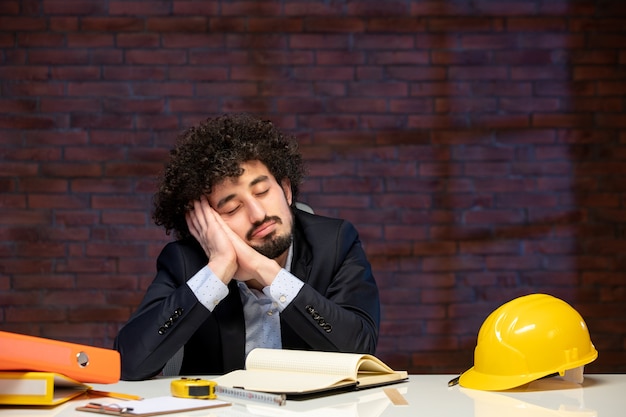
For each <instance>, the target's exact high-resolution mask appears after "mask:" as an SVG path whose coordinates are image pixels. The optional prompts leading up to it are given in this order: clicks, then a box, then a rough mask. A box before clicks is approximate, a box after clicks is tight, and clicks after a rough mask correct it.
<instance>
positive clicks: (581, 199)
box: [0, 0, 626, 373]
mask: <svg viewBox="0 0 626 417" xmlns="http://www.w3.org/2000/svg"><path fill="white" fill-rule="evenodd" d="M625 4H626V3H624V2H620V1H585V0H583V1H578V0H572V1H563V0H555V1H538V0H537V1H530V0H529V1H524V0H493V1H492V0H484V1H481V0H477V1H469V0H468V1H463V0H456V1H443V0H442V1H385V2H380V1H305V0H294V1H289V0H282V1H170V0H163V1H150V0H143V1H142V0H138V1H126V0H124V1H122V0H119V1H113V0H110V1H97V0H74V1H61V0H48V1H36V0H25V1H18V0H4V1H2V2H0V93H1V94H0V141H1V144H2V146H1V148H0V191H1V194H0V329H2V330H6V331H15V332H21V333H27V334H33V335H40V336H44V337H50V338H55V339H62V340H69V341H76V342H80V343H89V344H94V345H99V346H107V347H108V346H111V344H112V340H113V337H114V336H115V334H116V331H117V329H118V328H119V326H120V325H121V324H122V323H123V322H124V321H125V320H126V319H127V317H128V316H129V314H130V313H131V311H132V310H133V309H134V307H135V306H136V305H137V304H138V302H139V301H140V299H141V297H142V292H143V290H144V289H145V288H146V286H147V285H148V284H149V282H150V281H151V279H152V277H153V274H154V260H155V257H156V255H157V254H158V252H159V251H160V249H161V247H162V246H163V244H164V243H165V242H166V241H168V239H169V237H167V236H165V235H164V233H163V231H162V230H161V229H158V228H156V226H153V225H152V223H151V219H150V201H151V196H152V193H153V191H154V182H153V177H154V174H156V173H158V172H159V170H160V168H161V166H162V164H163V162H164V160H165V158H166V154H167V151H168V149H169V148H170V147H171V145H172V143H173V140H174V137H175V135H176V133H177V132H178V131H180V130H181V129H183V128H184V127H186V126H189V125H190V124H193V123H195V122H197V121H199V120H201V119H203V118H205V117H207V116H211V115H216V114H220V113H224V112H233V111H236V112H240V111H246V112H251V113H254V114H257V115H261V116H263V117H268V118H270V119H272V120H274V121H275V122H276V123H277V124H278V125H279V126H281V127H282V128H283V129H285V130H288V131H290V132H293V133H294V134H296V135H297V137H298V138H299V141H300V143H301V144H302V149H303V152H304V154H305V158H306V160H307V162H308V164H309V178H308V180H307V182H306V183H305V185H304V187H303V195H302V200H304V201H306V202H308V203H309V204H311V205H312V206H314V207H315V209H316V211H317V212H318V213H321V214H326V215H331V216H340V217H344V218H347V219H349V220H351V221H352V222H353V223H354V224H355V225H356V226H357V227H358V229H359V230H360V232H361V237H362V240H363V243H364V245H365V248H366V250H367V252H368V254H369V256H370V258H371V261H372V263H373V266H374V269H375V272H376V276H377V279H378V283H379V286H380V289H381V293H382V301H383V322H382V334H381V338H380V344H379V350H378V356H380V357H381V358H382V359H384V360H385V361H387V362H388V363H390V364H391V365H392V366H394V367H397V368H402V369H408V370H410V371H412V372H425V373H429V372H459V371H461V370H464V369H465V368H467V367H468V366H469V365H470V364H471V363H472V350H473V348H474V346H475V343H476V334H477V332H478V329H479V327H480V324H481V323H482V321H483V320H484V318H485V317H486V316H487V315H488V314H489V313H490V312H491V311H492V310H493V309H495V308H496V307H497V306H499V305H500V304H502V303H503V302H505V301H508V300H510V299H512V298H514V297H516V296H519V295H523V294H527V293H531V292H547V293H550V294H553V295H555V296H557V297H560V298H563V299H564V300H566V301H567V302H569V303H570V304H572V305H573V306H574V307H575V308H577V309H578V310H579V311H580V313H581V314H582V315H583V317H584V318H585V319H586V321H587V324H588V326H589V327H590V330H591V335H592V339H593V341H594V343H595V345H596V346H597V348H598V350H599V351H600V356H599V359H598V360H597V361H596V362H595V363H594V364H592V365H591V366H590V367H589V368H588V370H589V371H595V372H610V371H620V372H626V307H625V305H626V304H625V301H626V117H625V105H626V102H625V98H624V94H625V93H626V6H625Z"/></svg>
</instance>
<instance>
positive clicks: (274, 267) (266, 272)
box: [215, 213, 281, 288]
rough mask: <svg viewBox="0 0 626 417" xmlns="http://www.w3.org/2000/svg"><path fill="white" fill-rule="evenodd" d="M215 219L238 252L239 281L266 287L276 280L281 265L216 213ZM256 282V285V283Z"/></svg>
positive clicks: (236, 274)
mask: <svg viewBox="0 0 626 417" xmlns="http://www.w3.org/2000/svg"><path fill="white" fill-rule="evenodd" d="M215 220H216V221H217V223H218V224H219V225H220V226H221V228H222V230H224V231H225V233H226V236H228V238H229V240H230V242H231V244H232V246H233V248H234V250H235V252H236V254H237V265H238V269H237V272H236V273H235V278H236V279H237V280H239V281H248V284H249V285H250V286H256V287H259V286H260V287H261V288H262V287H266V286H268V285H270V284H271V283H272V281H274V278H275V277H276V275H277V274H278V272H279V271H280V268H281V267H280V265H278V263H277V262H276V261H275V260H273V259H270V258H268V257H266V256H264V255H262V254H260V253H259V252H257V251H256V250H255V249H254V248H253V247H251V246H250V245H248V243H246V242H245V241H244V240H243V239H242V238H240V237H239V236H238V235H237V234H236V233H235V232H233V231H232V229H231V228H230V227H228V225H227V224H226V222H224V220H223V219H222V218H221V217H220V216H219V214H217V213H215ZM255 284H256V285H255Z"/></svg>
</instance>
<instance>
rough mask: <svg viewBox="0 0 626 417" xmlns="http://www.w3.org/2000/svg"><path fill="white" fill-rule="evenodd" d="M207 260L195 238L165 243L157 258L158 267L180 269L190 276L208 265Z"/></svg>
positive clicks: (181, 272) (187, 276)
mask: <svg viewBox="0 0 626 417" xmlns="http://www.w3.org/2000/svg"><path fill="white" fill-rule="evenodd" d="M207 261H208V259H207V257H206V254H205V253H204V250H202V247H201V246H200V244H199V243H198V242H197V241H196V240H195V239H193V238H187V239H182V240H176V241H174V242H170V243H168V244H167V245H165V247H164V248H163V249H162V250H161V253H160V254H159V257H158V259H157V268H158V269H166V270H170V271H178V272H179V273H180V274H182V275H183V276H184V277H186V278H189V277H191V276H192V275H193V274H195V273H196V272H198V270H199V269H200V268H202V267H203V266H204V265H206V263H207Z"/></svg>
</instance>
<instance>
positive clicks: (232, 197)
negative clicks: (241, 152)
mask: <svg viewBox="0 0 626 417" xmlns="http://www.w3.org/2000/svg"><path fill="white" fill-rule="evenodd" d="M241 168H243V174H242V175H241V176H240V177H237V178H228V179H226V180H224V181H222V182H221V183H219V184H218V185H216V186H215V187H213V191H212V192H211V194H210V195H209V203H210V204H211V207H213V208H214V209H215V210H216V211H217V212H218V213H219V214H220V216H221V217H222V219H224V221H225V222H226V224H227V225H228V226H229V227H230V228H231V229H232V230H233V231H234V232H235V233H236V234H237V235H238V236H239V237H241V238H242V239H243V240H244V241H245V242H246V243H248V245H250V246H252V247H253V248H254V249H256V250H257V251H258V252H260V253H261V254H263V255H265V256H267V257H268V258H272V259H274V258H278V257H279V256H280V255H282V254H283V253H285V251H286V250H287V249H288V248H289V245H290V244H291V238H292V237H291V231H292V226H293V217H292V214H291V209H290V207H289V206H290V204H291V198H292V194H291V184H290V183H289V180H283V181H282V183H281V184H279V183H278V182H277V181H276V179H275V178H274V176H273V175H272V174H271V173H270V172H269V170H268V169H267V167H266V166H265V165H264V164H263V163H261V162H259V161H249V162H245V163H243V164H242V165H241Z"/></svg>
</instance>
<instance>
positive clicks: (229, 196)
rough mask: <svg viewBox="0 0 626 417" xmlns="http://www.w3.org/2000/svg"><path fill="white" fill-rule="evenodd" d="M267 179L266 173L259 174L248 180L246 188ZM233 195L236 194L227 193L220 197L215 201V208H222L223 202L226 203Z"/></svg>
mask: <svg viewBox="0 0 626 417" xmlns="http://www.w3.org/2000/svg"><path fill="white" fill-rule="evenodd" d="M268 179H269V177H268V176H267V175H259V176H258V177H256V178H255V179H253V180H252V181H250V184H249V185H248V188H251V187H254V186H255V185H257V184H258V183H260V182H263V181H267V180H268ZM235 196H236V194H229V195H227V196H226V197H224V198H222V199H221V200H220V201H218V202H217V208H218V209H219V208H222V207H223V206H224V204H226V203H228V202H229V201H230V200H232V199H233V198H235Z"/></svg>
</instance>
